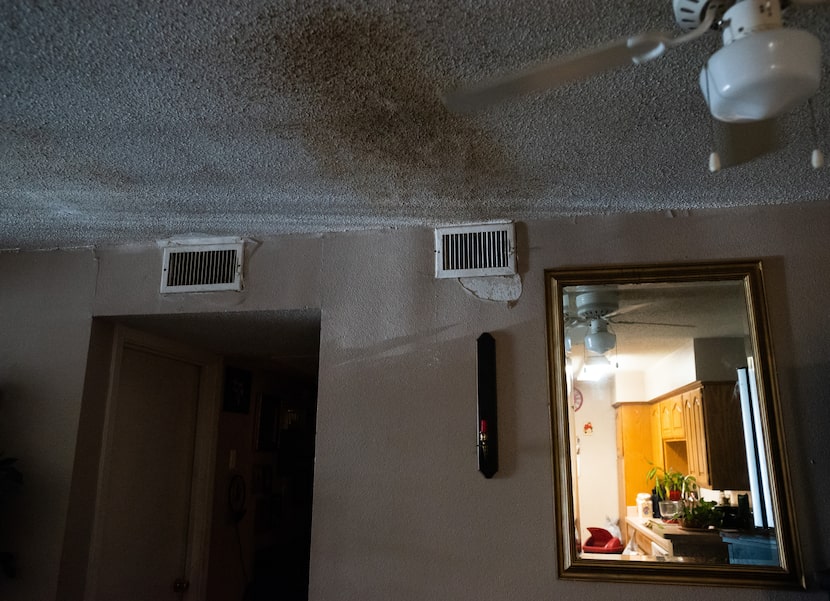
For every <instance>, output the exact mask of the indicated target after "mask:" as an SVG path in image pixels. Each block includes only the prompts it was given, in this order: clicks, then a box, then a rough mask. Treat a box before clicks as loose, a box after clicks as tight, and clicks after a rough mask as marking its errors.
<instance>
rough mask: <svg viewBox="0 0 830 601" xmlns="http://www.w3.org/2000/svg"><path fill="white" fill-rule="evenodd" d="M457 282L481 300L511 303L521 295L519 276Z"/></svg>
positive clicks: (520, 279)
mask: <svg viewBox="0 0 830 601" xmlns="http://www.w3.org/2000/svg"><path fill="white" fill-rule="evenodd" d="M458 282H459V283H460V284H461V287H462V288H464V290H466V291H467V292H469V293H470V294H472V295H473V296H475V297H476V298H480V299H481V300H487V301H494V302H501V303H513V302H516V301H517V300H519V297H520V296H521V295H522V278H521V276H519V274H514V275H497V276H488V277H479V278H458Z"/></svg>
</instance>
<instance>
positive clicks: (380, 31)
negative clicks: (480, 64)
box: [232, 6, 527, 208]
mask: <svg viewBox="0 0 830 601" xmlns="http://www.w3.org/2000/svg"><path fill="white" fill-rule="evenodd" d="M234 43H235V46H234V47H233V48H232V54H233V55H234V56H239V55H242V56H244V57H246V58H247V59H249V60H250V62H246V63H245V64H244V66H245V69H243V70H242V73H243V74H244V75H243V77H242V79H241V84H242V86H243V88H244V92H243V93H246V94H247V97H248V99H249V100H251V101H253V102H257V103H260V104H262V105H266V106H267V105H268V104H269V103H270V102H273V101H274V99H275V98H276V97H278V96H284V95H286V94H288V95H289V96H291V97H293V98H295V99H296V101H297V107H298V109H297V110H298V113H299V114H298V115H297V122H298V124H299V130H300V132H301V136H302V141H303V143H304V144H305V146H306V148H307V150H308V151H309V152H310V154H311V155H312V156H313V158H314V160H315V162H316V165H317V167H318V168H319V170H320V173H321V175H324V176H325V177H328V178H333V179H335V180H339V181H341V182H343V183H345V184H347V185H350V186H353V187H354V188H355V189H356V190H357V191H358V192H359V193H360V194H361V195H363V196H365V197H367V198H369V199H370V200H372V201H373V202H374V203H378V204H383V203H384V202H388V201H389V200H390V199H394V200H395V201H398V200H400V199H406V198H407V197H408V196H411V195H417V196H420V195H422V193H423V192H428V193H430V194H431V195H433V196H436V197H438V198H440V199H450V198H451V199H453V200H455V201H458V200H462V199H463V200H467V201H470V200H474V199H481V200H486V199H487V198H490V197H492V196H494V195H499V194H502V193H503V192H504V190H505V189H509V188H510V187H512V186H515V185H517V183H518V182H519V181H520V180H524V182H525V185H526V184H527V178H526V177H525V176H523V174H522V170H521V169H520V168H519V166H518V165H517V164H516V163H515V162H514V161H512V160H511V159H510V157H509V153H508V152H507V151H506V150H505V148H504V147H503V146H502V145H501V144H500V143H499V141H498V140H497V139H496V137H495V136H494V135H493V134H492V133H490V132H488V131H486V130H485V129H484V128H483V127H481V126H477V125H476V124H475V122H474V121H473V120H471V119H470V118H469V117H465V116H461V115H457V114H454V113H451V112H450V111H448V110H447V108H446V107H445V106H444V104H443V103H442V102H441V99H440V96H439V92H438V91H439V90H440V88H441V84H440V82H438V81H436V80H435V79H434V78H433V77H431V76H430V74H429V72H428V69H427V66H426V64H425V63H424V61H423V56H424V53H425V51H424V49H423V48H422V47H421V45H420V43H419V41H418V40H417V39H416V37H414V36H413V35H412V34H411V33H409V32H408V31H407V29H406V28H405V27H404V26H403V24H402V20H401V19H392V18H390V17H389V15H388V14H384V13H381V12H371V11H357V10H349V9H347V8H344V7H325V8H323V9H321V10H317V11H315V12H311V13H309V14H303V15H300V16H293V17H292V16H291V15H289V14H286V11H285V9H284V8H282V7H280V6H275V7H271V8H269V9H267V10H265V11H263V12H262V13H261V14H260V15H259V16H258V18H257V19H256V21H255V22H254V23H251V24H250V25H249V26H248V27H246V29H244V30H243V31H241V32H240V35H239V36H238V37H237V38H234ZM459 192H461V193H462V198H459ZM481 208H485V207H484V205H483V204H482V207H481Z"/></svg>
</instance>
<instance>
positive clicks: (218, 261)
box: [161, 243, 242, 293]
mask: <svg viewBox="0 0 830 601" xmlns="http://www.w3.org/2000/svg"><path fill="white" fill-rule="evenodd" d="M217 290H242V243H217V244H194V245H176V246H171V247H167V248H165V249H164V262H163V265H162V272H161V292H162V293H171V292H211V291H217Z"/></svg>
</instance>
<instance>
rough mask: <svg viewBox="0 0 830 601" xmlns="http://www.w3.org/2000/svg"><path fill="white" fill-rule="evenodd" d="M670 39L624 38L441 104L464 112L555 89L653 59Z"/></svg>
mask: <svg viewBox="0 0 830 601" xmlns="http://www.w3.org/2000/svg"><path fill="white" fill-rule="evenodd" d="M669 40H670V38H668V37H667V36H666V35H665V34H663V33H660V32H655V33H646V34H642V35H639V36H635V37H631V38H623V39H620V40H617V41H616V42H612V43H611V44H608V45H607V46H603V47H601V48H596V49H593V50H588V51H585V52H581V53H579V54H574V55H571V56H567V57H564V58H561V59H557V60H553V61H548V62H545V63H542V64H540V65H537V66H535V67H531V68H529V69H527V70H524V71H521V72H519V73H515V74H512V75H507V76H505V77H501V78H496V79H493V80H491V81H488V82H485V83H483V84H480V85H476V86H472V87H468V88H461V89H458V90H454V91H452V92H449V93H447V94H445V95H444V98H443V100H444V104H445V105H446V106H447V108H449V109H450V110H453V111H456V112H466V111H473V110H478V109H481V108H483V107H485V106H488V105H492V104H496V103H498V102H501V101H503V100H506V99H508V98H513V97H517V96H522V95H524V94H530V93H532V92H540V91H542V90H547V89H552V88H557V87H559V86H562V85H564V84H566V83H570V82H572V81H577V80H580V79H586V78H588V77H590V76H592V75H595V74H597V73H601V72H603V71H607V70H609V69H614V68H618V67H625V66H628V65H632V64H640V63H644V62H647V61H649V60H653V59H655V58H657V57H658V56H660V55H661V54H663V52H665V50H666V48H667V46H668V42H669Z"/></svg>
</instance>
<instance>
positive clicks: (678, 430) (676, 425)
mask: <svg viewBox="0 0 830 601" xmlns="http://www.w3.org/2000/svg"><path fill="white" fill-rule="evenodd" d="M660 432H661V434H662V436H663V438H664V439H666V440H671V439H677V438H683V437H684V436H685V435H686V432H685V428H684V425H683V399H682V398H681V395H677V396H675V397H671V398H669V399H666V400H664V401H661V402H660Z"/></svg>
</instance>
